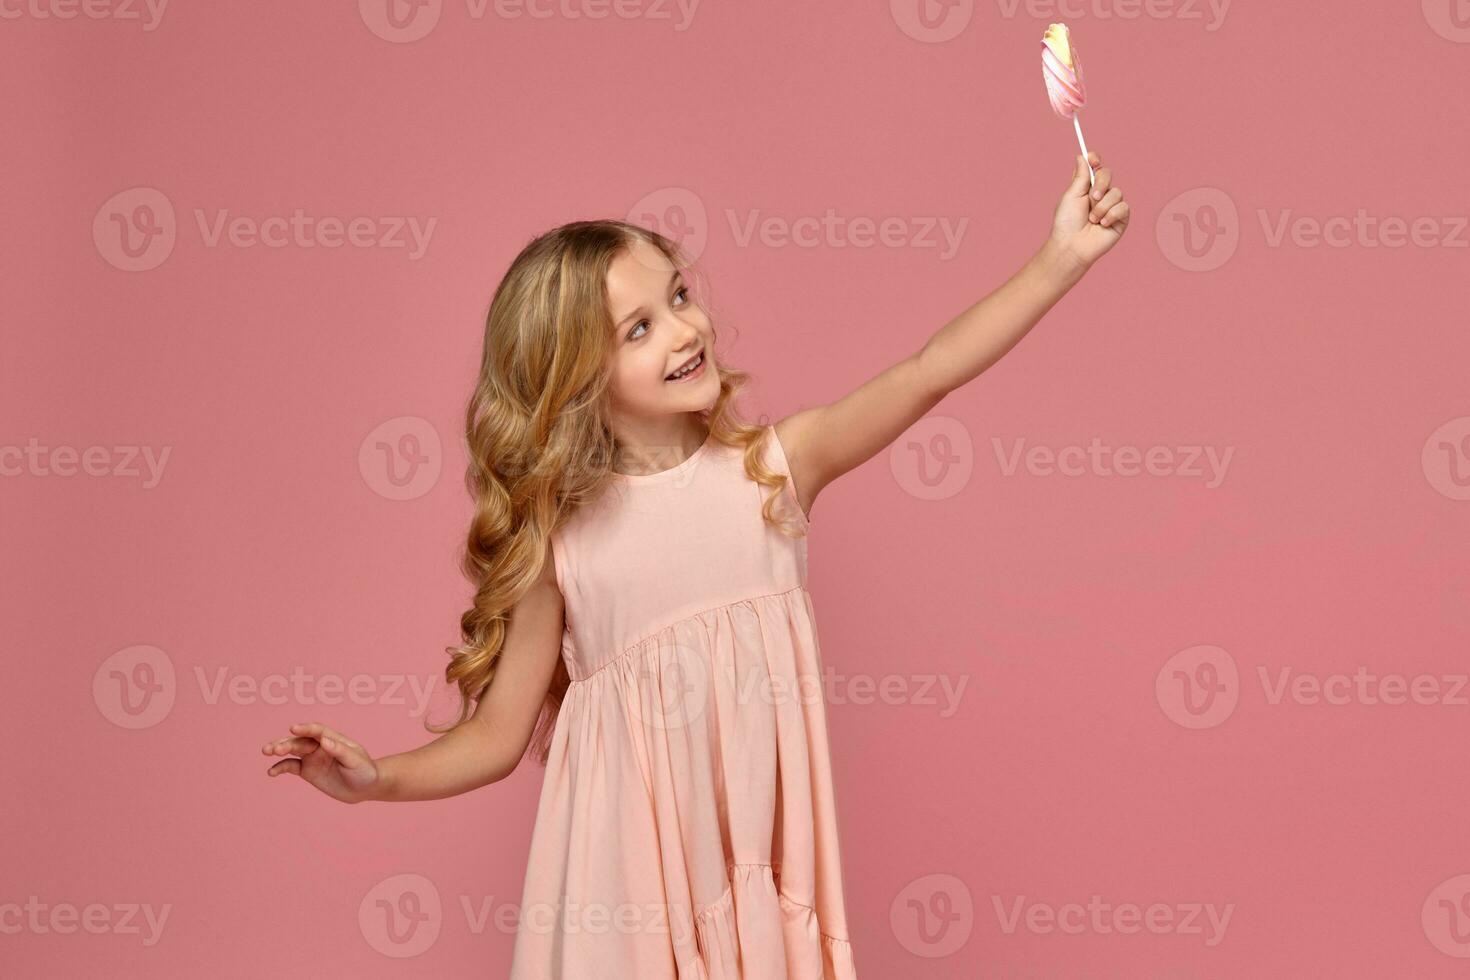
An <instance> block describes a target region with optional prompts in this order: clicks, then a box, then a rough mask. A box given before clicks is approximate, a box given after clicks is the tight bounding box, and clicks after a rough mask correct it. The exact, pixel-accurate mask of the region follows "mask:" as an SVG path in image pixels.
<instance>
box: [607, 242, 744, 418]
mask: <svg viewBox="0 0 1470 980" xmlns="http://www.w3.org/2000/svg"><path fill="white" fill-rule="evenodd" d="M607 294H608V300H609V303H610V306H611V310H612V316H613V355H612V381H611V388H612V400H613V404H614V407H615V408H616V409H617V410H618V411H620V412H622V413H625V414H626V415H628V416H629V417H630V418H636V419H647V420H658V419H660V418H662V417H664V416H674V415H678V414H681V413H684V412H698V411H702V410H704V409H706V408H709V407H711V406H712V405H714V403H715V401H716V399H717V398H718V396H719V394H720V377H719V374H718V373H717V372H716V371H715V351H714V342H713V341H714V338H713V336H712V334H711V330H710V322H709V317H708V316H707V315H705V312H704V310H703V309H701V308H700V307H699V305H698V304H696V303H695V302H694V301H693V299H692V298H691V296H690V290H689V289H688V287H687V286H685V285H684V278H683V276H682V275H680V274H679V272H678V270H676V269H675V268H674V266H673V264H672V263H671V262H670V261H669V260H668V257H667V256H665V255H664V253H662V252H660V251H659V250H658V249H657V248H655V247H654V246H652V245H650V244H648V243H647V242H644V241H642V240H641V239H640V240H638V241H636V242H634V243H633V245H632V246H630V247H629V249H628V250H626V251H624V252H622V253H621V254H620V255H618V257H617V258H616V259H614V260H613V262H612V265H611V266H610V267H609V269H608V273H607ZM691 359H692V360H693V363H694V365H695V368H694V370H693V371H692V372H686V373H685V374H684V375H683V376H682V377H680V378H679V379H677V380H669V375H671V374H673V373H674V372H675V371H678V370H679V369H680V368H683V367H685V366H686V365H688V364H689V363H690V362H691Z"/></svg>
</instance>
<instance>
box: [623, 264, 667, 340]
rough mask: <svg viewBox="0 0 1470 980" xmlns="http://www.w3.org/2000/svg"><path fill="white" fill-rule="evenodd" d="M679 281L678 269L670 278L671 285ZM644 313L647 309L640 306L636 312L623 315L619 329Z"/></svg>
mask: <svg viewBox="0 0 1470 980" xmlns="http://www.w3.org/2000/svg"><path fill="white" fill-rule="evenodd" d="M678 279H679V270H678V269H675V270H674V272H673V274H672V275H670V276H669V285H670V286H672V285H673V284H674V283H675V282H677V281H678ZM644 312H646V309H645V308H644V307H642V306H640V307H638V309H636V310H634V311H633V312H631V313H625V314H623V318H622V319H621V320H619V321H618V327H619V328H622V326H623V325H624V324H625V323H627V322H628V321H629V320H631V319H633V318H634V317H635V316H637V315H638V314H640V313H644Z"/></svg>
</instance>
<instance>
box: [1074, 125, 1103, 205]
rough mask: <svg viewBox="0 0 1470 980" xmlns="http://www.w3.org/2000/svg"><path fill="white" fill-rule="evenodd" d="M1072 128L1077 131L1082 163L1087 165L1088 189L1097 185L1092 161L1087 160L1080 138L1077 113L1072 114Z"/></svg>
mask: <svg viewBox="0 0 1470 980" xmlns="http://www.w3.org/2000/svg"><path fill="white" fill-rule="evenodd" d="M1072 126H1073V128H1074V129H1076V130H1077V144H1078V145H1079V146H1081V147H1082V162H1083V163H1085V164H1087V177H1088V181H1089V183H1088V185H1087V186H1088V187H1089V188H1090V187H1092V185H1093V184H1096V183H1097V171H1095V170H1093V169H1092V161H1091V160H1089V159H1087V141H1086V140H1084V139H1083V138H1082V121H1081V119H1080V118H1079V114H1078V112H1076V111H1075V110H1074V111H1073V112H1072Z"/></svg>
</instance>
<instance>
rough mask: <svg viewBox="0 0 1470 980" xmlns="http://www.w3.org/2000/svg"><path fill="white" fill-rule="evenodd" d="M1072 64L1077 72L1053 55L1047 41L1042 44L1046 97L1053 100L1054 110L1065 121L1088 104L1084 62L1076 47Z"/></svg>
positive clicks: (1073, 48)
mask: <svg viewBox="0 0 1470 980" xmlns="http://www.w3.org/2000/svg"><path fill="white" fill-rule="evenodd" d="M1072 64H1074V65H1076V70H1075V71H1074V70H1072V69H1071V68H1068V67H1067V66H1066V65H1065V64H1064V63H1063V62H1062V61H1061V59H1059V58H1058V57H1057V56H1056V55H1055V54H1053V53H1052V50H1051V48H1050V47H1048V46H1047V43H1046V42H1045V41H1042V42H1041V76H1042V78H1044V79H1046V95H1047V98H1049V99H1051V107H1052V110H1053V111H1055V112H1056V114H1057V115H1059V116H1061V117H1062V118H1063V119H1071V118H1073V114H1074V113H1075V112H1076V111H1077V110H1078V109H1080V108H1082V107H1083V106H1084V105H1086V103H1087V91H1086V89H1085V88H1084V87H1083V85H1082V61H1081V59H1080V58H1078V57H1077V49H1076V47H1072Z"/></svg>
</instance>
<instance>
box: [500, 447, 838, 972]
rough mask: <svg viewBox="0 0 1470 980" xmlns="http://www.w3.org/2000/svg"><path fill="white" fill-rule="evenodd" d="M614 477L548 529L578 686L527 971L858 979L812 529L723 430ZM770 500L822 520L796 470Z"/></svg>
mask: <svg viewBox="0 0 1470 980" xmlns="http://www.w3.org/2000/svg"><path fill="white" fill-rule="evenodd" d="M767 428H768V429H769V431H768V432H767V433H766V434H765V435H764V436H763V439H764V445H763V452H764V454H765V456H764V458H765V460H766V464H767V466H769V467H770V468H771V469H773V470H774V471H776V472H779V473H784V474H786V475H787V476H788V477H789V476H790V469H789V467H788V465H787V461H786V455H785V451H784V450H783V448H782V447H781V444H780V441H779V440H778V439H777V437H776V433H775V428H774V427H773V426H768V427H767ZM614 481H615V482H614V483H613V484H612V485H611V486H610V487H609V492H607V493H605V494H603V495H602V496H601V497H599V498H598V500H596V501H594V502H593V503H590V504H587V505H585V506H584V507H583V508H581V509H580V510H579V511H578V512H576V513H575V514H574V515H573V517H572V519H571V520H570V521H569V522H568V523H567V524H566V525H564V526H563V527H562V528H560V529H559V530H558V531H557V532H556V533H555V534H553V536H552V541H551V545H552V549H553V555H554V557H555V560H556V571H557V581H558V583H559V585H560V586H561V590H562V595H563V596H564V597H565V608H566V619H567V629H566V632H565V633H564V634H563V638H562V653H561V655H562V658H563V659H564V660H565V661H566V665H567V671H568V674H569V675H570V677H571V686H570V687H569V689H568V691H567V693H566V696H565V698H564V699H563V701H562V705H561V709H560V712H559V714H558V716H557V719H556V724H555V727H554V729H553V731H552V738H551V744H550V754H549V756H548V758H547V765H546V774H545V777H544V782H543V783H542V788H541V797H540V802H539V804H538V807H537V813H536V823H535V827H534V829H533V831H532V835H531V847H530V855H529V859H528V864H527V869H526V879H525V885H524V890H523V894H522V901H521V906H520V913H519V920H518V923H517V930H516V938H515V948H514V952H513V954H512V958H511V969H510V978H511V980H676V978H677V980H856V977H857V973H856V970H855V968H854V965H853V955H852V947H851V945H850V942H849V938H848V931H847V922H846V918H845V910H844V905H843V889H842V873H841V864H840V857H839V849H838V834H837V818H836V810H835V806H834V800H833V792H832V771H831V764H830V761H829V756H828V747H827V721H826V712H825V706H824V704H823V701H822V695H821V692H822V685H821V658H820V655H819V650H818V647H817V633H816V628H815V620H814V613H813V609H812V600H811V596H810V594H809V593H808V592H807V589H806V582H807V567H806V566H807V555H806V538H805V537H802V538H800V539H792V538H788V537H785V536H783V535H782V534H781V533H780V532H779V531H778V530H777V529H776V528H774V527H772V526H770V525H768V524H766V523H765V522H764V521H763V520H762V518H761V506H762V504H763V502H764V496H765V495H767V494H769V493H770V492H771V491H770V488H768V487H763V486H761V485H760V484H758V483H756V482H755V481H753V480H751V479H749V478H748V477H747V476H746V475H745V471H744V465H743V459H742V455H741V450H739V449H736V448H731V447H727V446H725V445H723V444H722V443H718V442H715V441H714V440H713V439H707V440H706V441H705V443H704V445H702V446H701V447H700V448H699V449H698V450H696V451H695V452H694V453H693V455H691V456H690V457H689V458H688V459H686V460H685V461H684V462H682V463H680V464H679V465H677V466H674V467H673V468H671V469H667V470H662V471H660V472H658V473H651V474H646V475H636V476H629V475H624V474H614ZM775 511H776V516H777V518H778V519H780V518H785V519H787V520H788V523H792V522H794V524H793V526H794V527H795V528H798V529H801V530H803V531H804V530H806V529H807V528H809V527H810V520H809V519H808V518H807V517H806V516H805V515H804V514H803V513H802V511H801V508H800V506H799V505H798V503H797V498H796V495H795V492H794V490H793V488H792V484H791V483H790V482H789V481H788V483H787V486H786V489H784V490H783V491H782V495H781V499H779V500H778V501H777V503H776V505H775Z"/></svg>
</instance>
